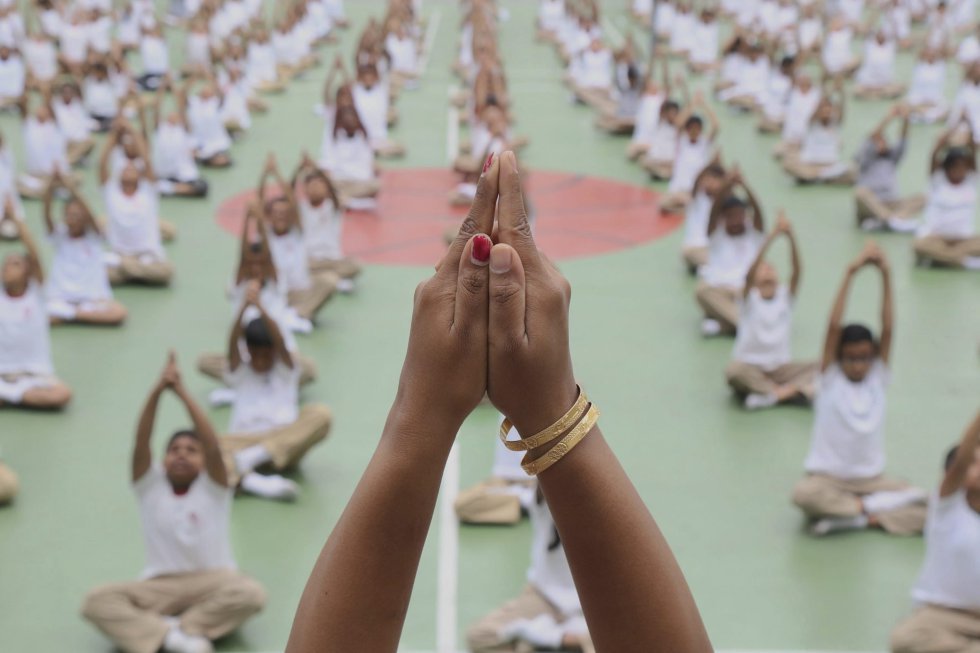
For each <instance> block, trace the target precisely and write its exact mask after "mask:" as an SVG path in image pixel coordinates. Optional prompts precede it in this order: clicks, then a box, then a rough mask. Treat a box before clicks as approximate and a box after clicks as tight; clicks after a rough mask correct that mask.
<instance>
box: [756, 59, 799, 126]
mask: <svg viewBox="0 0 980 653" xmlns="http://www.w3.org/2000/svg"><path fill="white" fill-rule="evenodd" d="M792 90H793V80H792V79H791V78H789V77H787V76H786V75H784V74H783V73H782V72H781V71H780V70H779V69H778V68H775V67H773V68H772V70H771V71H770V73H769V83H768V84H766V92H765V96H764V100H763V102H762V113H763V114H764V115H765V117H766V118H768V119H769V120H777V121H778V120H783V119H784V118H785V117H786V105H787V103H788V102H789V94H790V93H791V92H792Z"/></svg>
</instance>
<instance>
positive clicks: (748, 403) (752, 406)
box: [745, 392, 779, 410]
mask: <svg viewBox="0 0 980 653" xmlns="http://www.w3.org/2000/svg"><path fill="white" fill-rule="evenodd" d="M778 403H779V399H777V398H776V395H774V394H772V393H771V392H770V393H769V394H764V395H761V394H757V393H754V392H753V393H752V394H750V395H749V396H747V397H746V398H745V408H746V409H748V410H759V409H760V408H770V407H772V406H775V405H776V404H778Z"/></svg>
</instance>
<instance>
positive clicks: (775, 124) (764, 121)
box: [756, 116, 783, 134]
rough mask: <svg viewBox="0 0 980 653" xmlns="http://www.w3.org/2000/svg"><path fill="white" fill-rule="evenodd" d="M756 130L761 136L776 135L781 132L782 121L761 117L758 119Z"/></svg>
mask: <svg viewBox="0 0 980 653" xmlns="http://www.w3.org/2000/svg"><path fill="white" fill-rule="evenodd" d="M756 129H758V130H759V133H761V134H778V133H780V132H781V131H783V121H782V120H773V119H772V118H767V117H765V116H762V117H760V118H759V122H758V124H757V125H756Z"/></svg>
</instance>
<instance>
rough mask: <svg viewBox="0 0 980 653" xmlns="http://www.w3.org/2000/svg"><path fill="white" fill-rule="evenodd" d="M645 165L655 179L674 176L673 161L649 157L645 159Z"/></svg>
mask: <svg viewBox="0 0 980 653" xmlns="http://www.w3.org/2000/svg"><path fill="white" fill-rule="evenodd" d="M643 167H644V168H646V169H647V172H649V173H650V176H652V177H653V178H654V179H670V178H671V177H673V176H674V162H673V161H658V160H656V159H649V158H647V159H644V160H643Z"/></svg>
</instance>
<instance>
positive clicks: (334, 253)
mask: <svg viewBox="0 0 980 653" xmlns="http://www.w3.org/2000/svg"><path fill="white" fill-rule="evenodd" d="M299 215H300V219H301V220H302V222H303V242H304V243H305V245H306V256H307V258H309V259H312V260H327V261H339V260H341V259H342V258H344V249H343V244H342V243H343V233H344V218H343V215H342V214H341V211H340V210H339V209H338V208H337V207H336V206H334V203H333V202H332V201H331V200H330V199H325V200H323V203H322V204H320V206H313V205H312V204H311V203H310V201H309V200H308V199H306V198H305V197H303V198H301V199H300V200H299Z"/></svg>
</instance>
